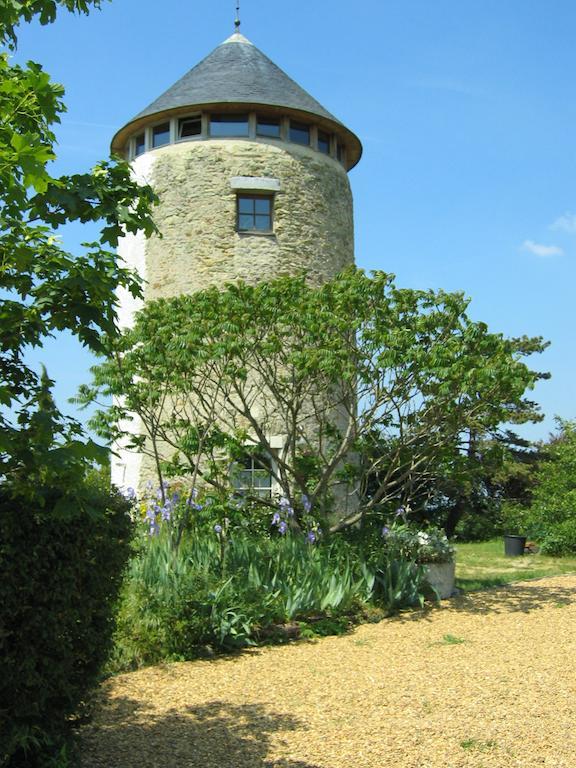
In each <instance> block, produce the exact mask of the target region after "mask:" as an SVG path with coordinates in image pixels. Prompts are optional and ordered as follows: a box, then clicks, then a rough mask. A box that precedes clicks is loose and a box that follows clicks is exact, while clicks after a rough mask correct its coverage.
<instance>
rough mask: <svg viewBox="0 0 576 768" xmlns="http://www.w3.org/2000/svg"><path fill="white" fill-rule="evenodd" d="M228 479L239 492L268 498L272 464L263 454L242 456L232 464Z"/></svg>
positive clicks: (269, 495)
mask: <svg viewBox="0 0 576 768" xmlns="http://www.w3.org/2000/svg"><path fill="white" fill-rule="evenodd" d="M230 479H231V481H232V485H233V487H234V488H235V489H236V491H238V492H239V493H244V494H249V495H251V496H259V497H260V498H262V499H269V498H271V496H272V464H271V461H270V458H269V457H268V456H266V455H264V454H256V455H251V456H248V455H247V456H244V457H243V458H241V459H238V460H237V461H235V462H234V463H233V464H232V467H231V470H230Z"/></svg>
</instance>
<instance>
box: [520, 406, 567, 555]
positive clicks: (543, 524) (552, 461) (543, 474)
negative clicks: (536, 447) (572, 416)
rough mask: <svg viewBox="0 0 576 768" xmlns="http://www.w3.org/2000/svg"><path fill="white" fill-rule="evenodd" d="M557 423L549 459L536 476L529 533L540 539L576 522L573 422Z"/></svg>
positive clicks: (548, 448)
mask: <svg viewBox="0 0 576 768" xmlns="http://www.w3.org/2000/svg"><path fill="white" fill-rule="evenodd" d="M558 424H559V427H560V430H559V432H558V434H557V435H555V436H554V437H553V438H552V440H551V441H550V442H549V444H548V445H547V452H548V460H547V461H545V462H543V463H542V464H541V465H540V468H539V471H538V473H537V486H536V489H535V491H534V496H533V503H532V507H531V512H530V518H531V531H530V534H531V535H532V536H534V537H537V538H539V539H540V538H545V537H547V536H548V535H549V534H552V533H553V531H554V529H555V528H556V526H559V525H562V524H564V523H567V522H568V521H573V520H576V422H570V421H559V422H558ZM569 528H570V526H567V527H566V529H565V531H566V532H567V531H568V530H569ZM564 535H565V534H562V536H564ZM575 551H576V550H575Z"/></svg>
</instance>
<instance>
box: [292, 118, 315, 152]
mask: <svg viewBox="0 0 576 768" xmlns="http://www.w3.org/2000/svg"><path fill="white" fill-rule="evenodd" d="M290 141H293V142H294V143H295V144H304V145H306V146H309V145H310V127H309V126H308V125H306V124H305V123H295V122H294V121H293V120H290Z"/></svg>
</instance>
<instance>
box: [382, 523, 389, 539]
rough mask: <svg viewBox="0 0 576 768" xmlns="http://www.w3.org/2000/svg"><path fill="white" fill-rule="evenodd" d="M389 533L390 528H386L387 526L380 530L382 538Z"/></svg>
mask: <svg viewBox="0 0 576 768" xmlns="http://www.w3.org/2000/svg"><path fill="white" fill-rule="evenodd" d="M389 533H390V528H388V526H387V525H385V526H384V528H382V536H384V537H386V536H388V534H389Z"/></svg>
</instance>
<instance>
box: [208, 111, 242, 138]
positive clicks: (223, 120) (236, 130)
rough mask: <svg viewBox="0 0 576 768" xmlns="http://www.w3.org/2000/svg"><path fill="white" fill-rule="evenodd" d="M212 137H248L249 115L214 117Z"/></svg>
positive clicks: (211, 123) (211, 129) (211, 127)
mask: <svg viewBox="0 0 576 768" xmlns="http://www.w3.org/2000/svg"><path fill="white" fill-rule="evenodd" d="M210 136H248V115H212V117H211V118H210Z"/></svg>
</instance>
